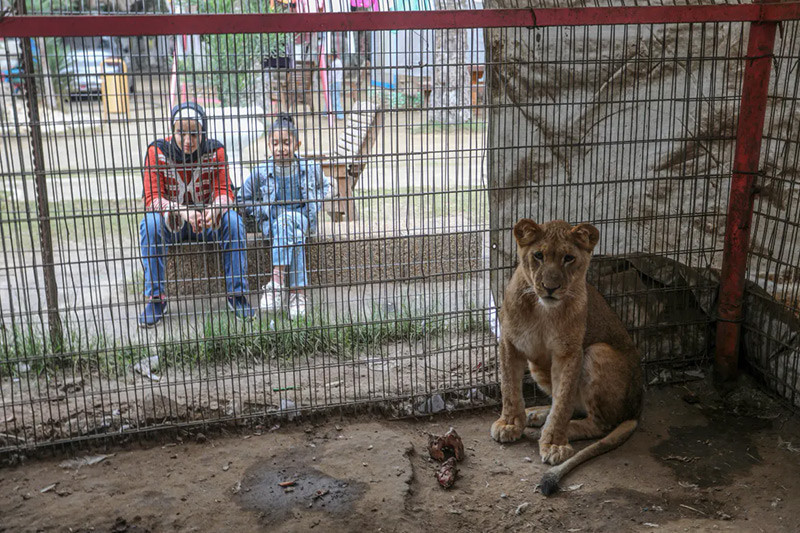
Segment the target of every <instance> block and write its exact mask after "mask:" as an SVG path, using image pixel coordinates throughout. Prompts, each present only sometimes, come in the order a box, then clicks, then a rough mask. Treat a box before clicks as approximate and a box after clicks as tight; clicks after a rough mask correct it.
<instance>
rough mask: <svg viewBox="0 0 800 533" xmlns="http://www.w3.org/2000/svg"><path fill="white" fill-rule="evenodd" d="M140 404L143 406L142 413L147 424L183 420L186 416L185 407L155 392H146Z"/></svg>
mask: <svg viewBox="0 0 800 533" xmlns="http://www.w3.org/2000/svg"><path fill="white" fill-rule="evenodd" d="M142 403H143V404H144V405H143V408H142V411H143V414H144V418H145V420H146V421H147V422H162V421H164V420H173V419H178V418H185V417H186V414H187V409H186V406H185V405H181V404H179V403H178V402H176V401H175V400H173V399H172V398H169V397H168V396H164V395H163V394H159V393H157V392H148V393H147V395H146V396H145V397H144V400H142Z"/></svg>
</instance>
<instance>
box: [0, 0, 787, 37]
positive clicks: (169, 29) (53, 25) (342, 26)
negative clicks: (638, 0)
mask: <svg viewBox="0 0 800 533" xmlns="http://www.w3.org/2000/svg"><path fill="white" fill-rule="evenodd" d="M798 19H800V2H789V3H781V4H764V5H754V4H747V5H709V6H651V7H608V8H595V7H584V8H552V9H486V10H465V11H402V12H401V11H389V12H357V13H315V14H298V13H281V14H274V13H273V14H238V15H230V14H197V15H26V16H13V15H11V16H6V17H4V18H2V19H0V37H73V36H74V37H78V36H88V35H187V34H220V33H287V32H317V31H356V30H409V29H437V28H448V29H453V28H502V27H532V26H539V27H546V26H596V25H614V24H666V23H690V22H697V23H702V22H757V21H775V22H777V21H782V20H798Z"/></svg>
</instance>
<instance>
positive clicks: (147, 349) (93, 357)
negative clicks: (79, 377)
mask: <svg viewBox="0 0 800 533" xmlns="http://www.w3.org/2000/svg"><path fill="white" fill-rule="evenodd" d="M67 326H68V325H67V324H65V339H64V347H63V354H64V355H61V354H54V353H53V350H52V349H51V347H50V346H49V341H48V338H47V335H46V332H45V333H43V332H42V330H41V329H40V328H38V327H36V326H33V325H29V326H26V327H24V328H21V327H16V326H15V327H12V328H7V327H5V326H0V375H5V376H13V377H19V376H22V375H24V374H26V373H27V374H35V375H41V374H52V373H55V372H57V371H59V370H62V369H64V368H73V373H74V369H75V368H76V367H79V368H83V369H85V370H88V371H96V372H98V373H99V374H100V375H103V376H106V377H109V378H117V377H119V376H120V375H126V374H128V373H129V372H130V370H129V369H130V368H131V367H132V366H133V365H134V364H135V363H137V362H140V361H142V360H144V359H147V358H148V357H151V356H153V355H158V356H159V359H160V365H161V368H166V367H168V366H172V365H176V364H180V363H190V364H216V363H220V362H229V361H236V360H242V361H253V360H273V361H275V362H277V363H278V364H286V363H292V364H294V362H295V361H296V360H297V359H299V358H304V357H311V356H314V355H318V354H325V355H328V356H338V357H341V358H352V357H353V356H354V354H357V353H359V352H363V351H364V350H368V349H369V348H374V347H377V346H381V345H386V344H391V343H397V342H415V341H420V340H422V339H434V338H444V337H445V336H446V335H448V334H453V333H469V332H480V331H488V325H487V324H486V321H485V318H484V313H483V311H482V310H480V311H468V312H466V313H457V314H455V315H441V314H439V315H437V314H436V313H434V312H431V311H430V310H427V311H422V310H418V311H414V310H412V309H409V308H406V307H402V308H401V309H399V310H398V311H387V310H386V309H385V308H383V307H381V306H379V305H373V307H372V309H371V311H370V312H368V313H367V315H366V316H362V317H360V318H359V319H358V320H357V321H354V322H353V323H350V324H342V323H335V322H334V323H328V322H326V321H325V320H324V319H322V318H321V317H320V314H319V313H314V312H309V314H308V316H307V318H302V319H297V320H290V319H289V318H288V317H287V316H286V315H285V314H282V313H281V314H277V315H262V316H260V317H259V318H258V319H256V320H255V321H253V322H242V321H238V320H235V319H234V318H233V316H232V315H231V314H230V313H220V314H216V315H213V316H210V317H207V318H206V319H205V320H204V322H203V331H202V337H201V338H198V339H197V340H195V341H192V342H188V343H187V342H183V343H167V342H162V343H159V344H154V345H150V346H147V345H144V346H143V345H135V346H125V345H119V344H117V343H116V342H114V341H112V340H109V339H108V338H106V336H105V335H102V334H101V335H98V336H91V335H87V334H86V332H85V331H82V330H74V329H73V330H72V331H71V332H69V333H66V331H67ZM76 331H79V332H80V333H77V332H76Z"/></svg>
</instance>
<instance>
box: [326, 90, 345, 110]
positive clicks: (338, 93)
mask: <svg viewBox="0 0 800 533" xmlns="http://www.w3.org/2000/svg"><path fill="white" fill-rule="evenodd" d="M328 105H329V106H330V109H329V110H328V112H329V113H330V112H331V111H333V112H334V113H336V118H338V119H344V113H342V84H341V83H331V84H330V85H329V87H328Z"/></svg>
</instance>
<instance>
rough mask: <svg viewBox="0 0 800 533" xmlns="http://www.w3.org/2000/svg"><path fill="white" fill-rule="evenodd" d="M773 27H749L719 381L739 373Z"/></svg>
mask: <svg viewBox="0 0 800 533" xmlns="http://www.w3.org/2000/svg"><path fill="white" fill-rule="evenodd" d="M776 28H777V23H775V22H754V23H752V24H751V25H750V37H749V43H748V46H747V63H746V65H745V71H744V82H743V85H742V102H741V106H740V108H739V125H738V129H737V132H736V154H735V158H734V163H733V177H732V179H731V188H730V197H729V200H728V219H727V225H726V228H725V247H724V252H723V257H722V280H721V283H720V293H719V307H718V316H719V318H718V320H719V322H718V324H717V339H716V341H717V343H716V352H715V374H716V377H717V378H718V379H719V380H721V381H723V382H724V381H731V380H733V379H735V378H736V377H737V375H738V371H739V365H738V359H739V338H740V333H741V321H742V314H743V306H742V304H743V300H744V282H745V275H746V270H747V256H748V251H749V247H750V223H751V221H752V218H753V196H754V189H753V186H754V183H755V177H756V174H757V173H758V163H759V157H760V155H761V138H762V136H763V131H764V116H765V114H766V107H767V93H768V89H769V73H770V68H771V66H772V60H773V49H774V46H775V30H776Z"/></svg>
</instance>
